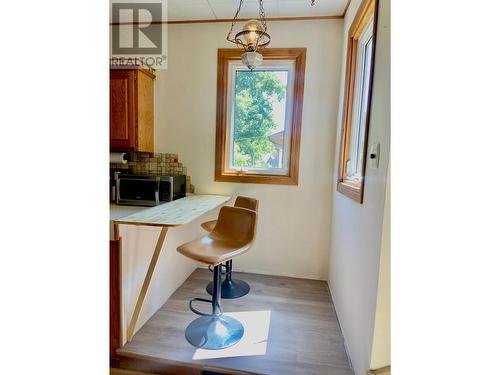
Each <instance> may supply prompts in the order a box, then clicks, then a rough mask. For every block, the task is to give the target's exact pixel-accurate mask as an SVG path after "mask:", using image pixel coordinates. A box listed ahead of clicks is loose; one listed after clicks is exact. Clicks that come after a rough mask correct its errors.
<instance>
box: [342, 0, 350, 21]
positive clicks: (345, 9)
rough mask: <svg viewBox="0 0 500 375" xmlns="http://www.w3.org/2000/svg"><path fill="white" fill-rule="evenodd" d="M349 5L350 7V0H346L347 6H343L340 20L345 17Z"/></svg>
mask: <svg viewBox="0 0 500 375" xmlns="http://www.w3.org/2000/svg"><path fill="white" fill-rule="evenodd" d="M349 5H351V0H347V4H346V5H345V8H344V12H343V13H342V18H344V17H345V14H346V13H347V10H348V9H349Z"/></svg>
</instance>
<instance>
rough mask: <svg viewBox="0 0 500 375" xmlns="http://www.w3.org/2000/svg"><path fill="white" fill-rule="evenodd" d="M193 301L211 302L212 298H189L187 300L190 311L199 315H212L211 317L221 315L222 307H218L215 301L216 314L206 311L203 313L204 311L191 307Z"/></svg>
mask: <svg viewBox="0 0 500 375" xmlns="http://www.w3.org/2000/svg"><path fill="white" fill-rule="evenodd" d="M193 302H205V303H210V304H212V300H209V299H205V298H191V299H190V300H189V310H191V311H192V312H194V313H195V314H196V315H201V316H213V317H216V316H221V315H222V308H221V307H220V305H219V303H218V302H216V306H217V311H218V313H217V314H213V313H212V314H208V313H204V312H201V311H200V310H197V309H195V308H194V307H193Z"/></svg>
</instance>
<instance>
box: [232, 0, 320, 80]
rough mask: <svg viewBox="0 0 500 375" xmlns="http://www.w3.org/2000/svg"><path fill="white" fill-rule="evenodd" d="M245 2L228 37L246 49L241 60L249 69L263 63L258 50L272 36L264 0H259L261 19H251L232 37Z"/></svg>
mask: <svg viewBox="0 0 500 375" xmlns="http://www.w3.org/2000/svg"><path fill="white" fill-rule="evenodd" d="M243 2H244V0H240V5H239V6H238V9H237V10H236V14H235V15H234V18H233V22H232V23H231V29H230V30H229V33H228V34H227V37H226V39H227V40H228V41H229V42H231V43H234V44H236V45H237V46H239V47H242V48H243V49H244V51H245V52H244V53H243V54H242V55H241V61H242V62H243V64H245V65H246V66H248V69H250V70H254V69H255V68H256V67H257V66H259V65H261V64H262V61H263V57H262V55H261V54H260V53H259V52H258V50H259V49H261V48H265V47H266V46H267V45H268V44H269V43H270V42H271V36H270V35H269V34H268V33H267V24H266V13H265V11H264V4H263V0H259V19H258V20H256V19H251V20H250V21H248V22H247V23H246V24H245V26H243V30H241V31H240V32H239V33H236V35H235V36H234V38H233V37H231V34H232V33H233V29H234V25H235V24H236V22H238V14H239V13H240V10H241V7H242V5H243ZM314 4H315V0H311V6H313V5H314Z"/></svg>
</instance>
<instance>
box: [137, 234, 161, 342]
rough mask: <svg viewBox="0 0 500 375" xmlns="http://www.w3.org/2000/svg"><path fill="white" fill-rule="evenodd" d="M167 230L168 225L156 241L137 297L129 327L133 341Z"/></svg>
mask: <svg viewBox="0 0 500 375" xmlns="http://www.w3.org/2000/svg"><path fill="white" fill-rule="evenodd" d="M167 232H168V227H162V228H161V232H160V236H159V237H158V241H157V242H156V247H155V251H154V253H153V257H152V258H151V262H150V263H149V268H148V272H147V273H146V277H145V278H144V283H143V284H142V288H141V292H140V293H139V298H137V303H136V304H135V309H134V313H133V314H132V319H131V320H130V324H129V326H128V329H127V341H131V340H132V337H133V336H134V330H135V325H136V324H137V319H138V318H139V314H140V313H141V309H142V305H143V303H144V299H145V298H146V293H147V291H148V288H149V284H150V283H151V278H152V277H153V272H154V270H155V267H156V263H157V262H158V258H159V257H160V253H161V249H162V247H163V243H164V242H165V237H166V236H167Z"/></svg>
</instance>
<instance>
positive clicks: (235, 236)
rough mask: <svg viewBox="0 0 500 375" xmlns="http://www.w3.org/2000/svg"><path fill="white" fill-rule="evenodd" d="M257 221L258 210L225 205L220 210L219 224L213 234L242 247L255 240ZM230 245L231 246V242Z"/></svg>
mask: <svg viewBox="0 0 500 375" xmlns="http://www.w3.org/2000/svg"><path fill="white" fill-rule="evenodd" d="M256 221H257V212H255V211H252V210H248V209H246V208H241V207H231V206H224V207H222V208H221V209H220V211H219V217H218V218H217V224H215V228H214V230H213V231H212V232H211V234H212V235H215V236H217V237H219V238H220V239H224V240H227V241H229V242H234V244H235V246H237V247H241V246H243V245H246V244H249V243H251V242H252V241H253V239H254V236H255V226H256ZM228 245H229V246H231V244H228Z"/></svg>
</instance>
